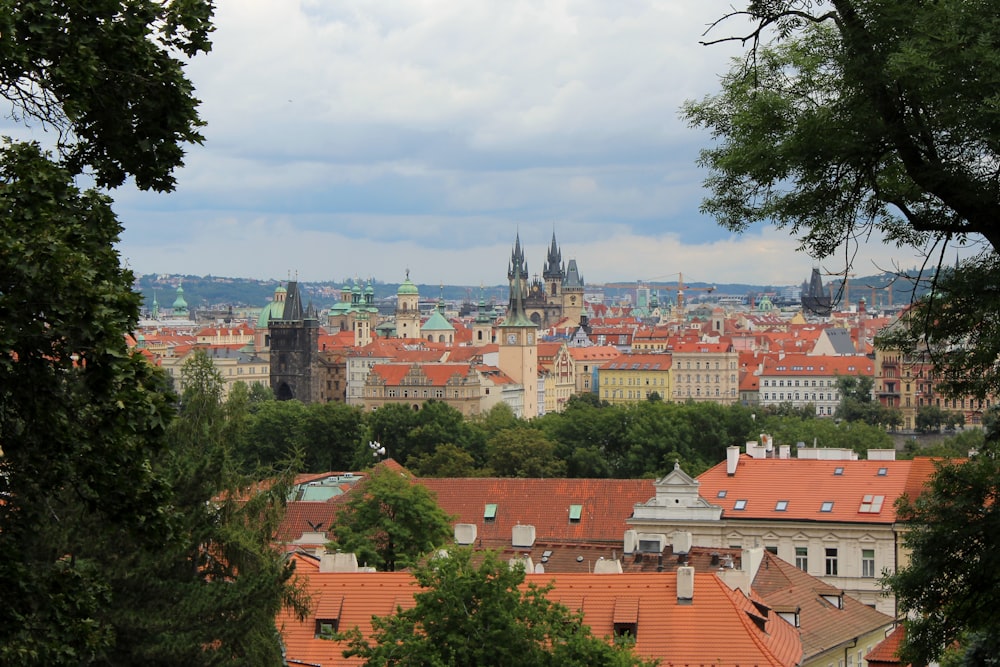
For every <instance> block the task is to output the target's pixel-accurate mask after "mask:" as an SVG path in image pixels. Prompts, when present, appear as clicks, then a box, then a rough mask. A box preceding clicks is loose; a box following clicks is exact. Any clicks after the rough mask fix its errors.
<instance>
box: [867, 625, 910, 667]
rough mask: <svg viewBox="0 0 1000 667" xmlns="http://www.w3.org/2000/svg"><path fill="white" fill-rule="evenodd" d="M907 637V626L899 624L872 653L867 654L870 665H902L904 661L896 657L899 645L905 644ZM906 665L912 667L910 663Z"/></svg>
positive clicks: (899, 666) (870, 666)
mask: <svg viewBox="0 0 1000 667" xmlns="http://www.w3.org/2000/svg"><path fill="white" fill-rule="evenodd" d="M905 638H906V626H904V625H897V626H896V629H895V630H893V631H892V632H891V633H889V636H888V637H886V638H885V639H884V640H882V642H881V643H880V644H879V645H878V646H876V647H875V648H874V649H873V650H872V652H871V653H869V654H868V655H866V656H865V660H867V661H868V667H901V666H902V662H900V660H899V658H898V657H896V654H897V653H898V652H899V647H900V646H902V645H903V640H904V639H905ZM905 667H910V665H909V663H907V664H906V665H905Z"/></svg>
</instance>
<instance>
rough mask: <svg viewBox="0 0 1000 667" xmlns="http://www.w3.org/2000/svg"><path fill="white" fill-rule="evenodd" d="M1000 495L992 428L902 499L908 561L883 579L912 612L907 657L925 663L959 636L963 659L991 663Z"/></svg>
mask: <svg viewBox="0 0 1000 667" xmlns="http://www.w3.org/2000/svg"><path fill="white" fill-rule="evenodd" d="M998 498H1000V450H998V443H997V440H996V438H995V435H994V436H992V437H990V438H989V440H988V442H987V444H986V446H985V447H984V448H983V450H982V451H981V452H980V453H979V454H977V455H976V456H974V457H972V458H971V459H968V460H967V461H963V462H959V463H953V464H943V465H941V467H940V468H939V470H938V471H937V473H936V474H935V475H934V477H933V479H932V480H931V482H930V485H929V488H928V489H927V490H926V492H925V493H924V494H923V495H921V496H920V497H918V498H909V499H904V502H902V503H901V505H900V507H899V517H900V519H901V520H902V521H903V522H904V524H905V527H906V528H907V532H906V533H904V544H905V545H906V547H907V548H908V549H910V551H911V556H910V564H909V565H908V566H906V567H904V568H901V569H899V570H897V572H896V573H895V574H891V575H889V576H887V577H886V578H885V580H884V583H885V584H887V585H888V586H889V587H890V588H891V589H892V590H893V592H894V593H895V594H896V600H897V603H898V605H899V609H900V613H901V614H904V615H905V617H906V618H907V621H906V629H907V634H906V646H905V647H904V653H903V657H904V661H905V662H912V663H913V664H927V663H928V662H930V661H934V660H937V659H938V658H940V657H941V656H942V654H943V652H944V651H945V649H947V648H949V647H952V646H953V645H956V644H957V645H958V646H959V647H960V648H959V652H960V653H964V654H965V661H963V662H961V663H960V664H967V665H986V664H994V663H993V662H990V660H991V659H993V658H995V656H996V655H997V654H998V653H997V652H998V651H1000V643H998V638H1000V618H998V616H997V614H996V613H995V610H996V608H997V604H1000V557H998V545H997V539H998V537H997V536H998V535H1000V504H998V502H997V500H998ZM953 664H954V663H953Z"/></svg>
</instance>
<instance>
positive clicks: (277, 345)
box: [268, 281, 319, 403]
mask: <svg viewBox="0 0 1000 667" xmlns="http://www.w3.org/2000/svg"><path fill="white" fill-rule="evenodd" d="M268 328H269V329H270V336H271V378H270V379H271V389H273V390H274V396H275V398H277V399H278V400H279V401H286V400H289V399H292V398H296V399H298V400H300V401H302V402H303V403H312V402H313V401H316V400H318V399H319V384H318V383H319V375H318V374H317V373H316V372H315V365H316V360H317V358H318V356H319V320H318V319H317V318H316V316H315V313H313V312H312V309H311V308H310V309H308V310H306V309H305V308H303V306H302V296H301V294H300V293H299V284H298V282H297V281H290V282H289V283H288V292H287V295H286V297H285V304H284V308H283V309H282V313H281V318H280V319H273V320H271V321H270V322H269V323H268Z"/></svg>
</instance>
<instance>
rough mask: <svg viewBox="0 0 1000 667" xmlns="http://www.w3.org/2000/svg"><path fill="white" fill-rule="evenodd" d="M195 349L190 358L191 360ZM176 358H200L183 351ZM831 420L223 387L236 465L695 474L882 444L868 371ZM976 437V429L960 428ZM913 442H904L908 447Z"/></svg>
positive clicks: (719, 409) (660, 404)
mask: <svg viewBox="0 0 1000 667" xmlns="http://www.w3.org/2000/svg"><path fill="white" fill-rule="evenodd" d="M199 359H200V361H199ZM188 363H191V364H203V365H207V366H210V365H211V361H210V360H209V359H208V358H207V357H204V358H200V357H198V356H195V357H194V358H193V359H192V360H190V361H189V362H188ZM839 383H840V385H841V395H842V396H843V399H842V402H841V406H840V408H839V409H838V411H837V416H836V418H834V419H830V418H819V417H816V416H815V411H814V410H813V409H812V407H811V406H805V407H802V408H793V407H792V406H790V405H787V404H785V405H779V406H769V407H761V406H744V405H730V406H723V405H718V404H715V403H708V402H703V403H696V402H687V403H668V402H664V401H659V400H656V399H655V397H654V400H648V401H643V402H639V403H635V404H630V405H610V404H608V403H607V402H604V401H601V400H599V399H598V398H597V397H596V395H593V394H580V395H576V396H573V397H572V398H570V400H569V401H568V403H567V405H566V409H565V410H564V411H563V412H558V413H549V414H546V415H543V416H540V417H537V418H535V419H531V420H525V419H520V418H518V417H516V416H515V415H514V413H513V412H512V411H511V409H510V408H509V407H507V406H506V405H503V404H500V405H497V406H495V407H493V408H492V409H491V410H490V411H489V412H487V413H486V414H484V415H481V416H476V417H470V418H466V417H464V416H463V415H462V413H461V412H459V411H458V410H457V409H455V408H452V407H451V406H449V405H448V404H446V403H444V402H441V401H436V400H429V401H427V402H425V403H423V404H422V405H421V407H420V408H419V409H417V410H414V409H413V408H411V407H408V406H405V405H402V404H399V405H387V406H384V407H381V408H379V409H378V410H376V411H368V412H366V411H364V410H362V409H361V408H358V407H351V406H347V405H345V404H343V403H323V404H320V403H317V404H310V405H306V404H303V403H300V402H298V401H275V400H273V398H272V395H271V393H270V390H269V389H267V388H265V387H262V386H260V385H256V386H255V387H254V388H250V389H247V388H246V387H243V386H241V385H237V386H236V387H234V390H233V392H232V394H231V396H230V398H229V401H228V403H229V406H230V407H229V408H228V409H229V411H230V413H231V415H232V417H231V418H232V420H233V429H234V436H235V440H234V448H235V455H236V456H237V458H238V459H239V460H240V461H242V462H243V465H245V466H246V469H247V470H252V469H254V468H255V467H256V466H259V465H275V464H276V463H278V462H280V461H284V460H287V459H289V458H290V457H297V458H298V459H300V460H301V461H302V470H303V471H304V472H327V471H344V470H357V469H361V468H365V467H367V466H368V465H370V464H371V463H372V460H373V457H372V450H371V448H370V447H369V446H368V443H369V442H379V443H380V444H381V446H382V447H384V448H385V450H386V454H385V455H386V456H389V457H392V458H393V459H395V460H396V461H398V462H399V463H400V464H402V465H404V466H405V467H407V468H408V469H410V470H411V471H412V472H413V473H414V474H417V475H419V476H425V477H487V476H496V477H596V478H608V477H613V478H641V477H656V476H660V475H663V474H665V473H666V472H669V471H670V470H671V469H673V465H674V463H675V462H678V463H680V464H681V466H682V467H683V468H684V469H685V470H686V471H687V472H688V473H689V474H693V475H698V474H700V473H701V472H703V471H704V470H706V469H708V468H709V467H711V466H713V465H715V464H716V463H718V462H720V461H722V460H724V459H725V457H726V448H727V447H729V446H731V445H743V444H744V443H745V442H746V441H748V440H758V439H759V437H760V434H761V433H768V434H770V435H771V436H772V437H773V440H774V442H775V443H776V444H788V445H792V446H794V445H797V444H801V445H805V446H809V447H812V446H819V447H836V448H844V449H851V450H854V451H856V452H858V453H859V455H861V456H864V455H865V453H866V452H867V450H868V449H891V448H893V447H894V443H893V440H892V438H891V437H890V435H889V433H887V431H886V426H885V422H886V417H885V415H886V409H885V408H884V407H882V406H881V405H880V404H878V403H877V402H875V401H873V400H872V399H871V392H870V389H871V379H870V378H854V377H844V378H840V380H839ZM963 440H964V441H965V442H963V446H964V447H969V446H973V447H974V446H976V443H977V442H979V441H981V434H980V433H979V432H978V431H976V432H970V433H969V434H968V435H963ZM916 453H918V450H915V449H911V450H910V451H909V452H906V451H904V452H903V453H902V454H903V455H912V454H916Z"/></svg>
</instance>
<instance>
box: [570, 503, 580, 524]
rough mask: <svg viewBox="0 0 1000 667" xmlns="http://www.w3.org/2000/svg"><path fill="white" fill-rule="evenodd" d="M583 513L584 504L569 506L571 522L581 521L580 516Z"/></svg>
mask: <svg viewBox="0 0 1000 667" xmlns="http://www.w3.org/2000/svg"><path fill="white" fill-rule="evenodd" d="M582 514H583V505H570V506H569V522H570V523H580V516H581V515H582Z"/></svg>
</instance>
